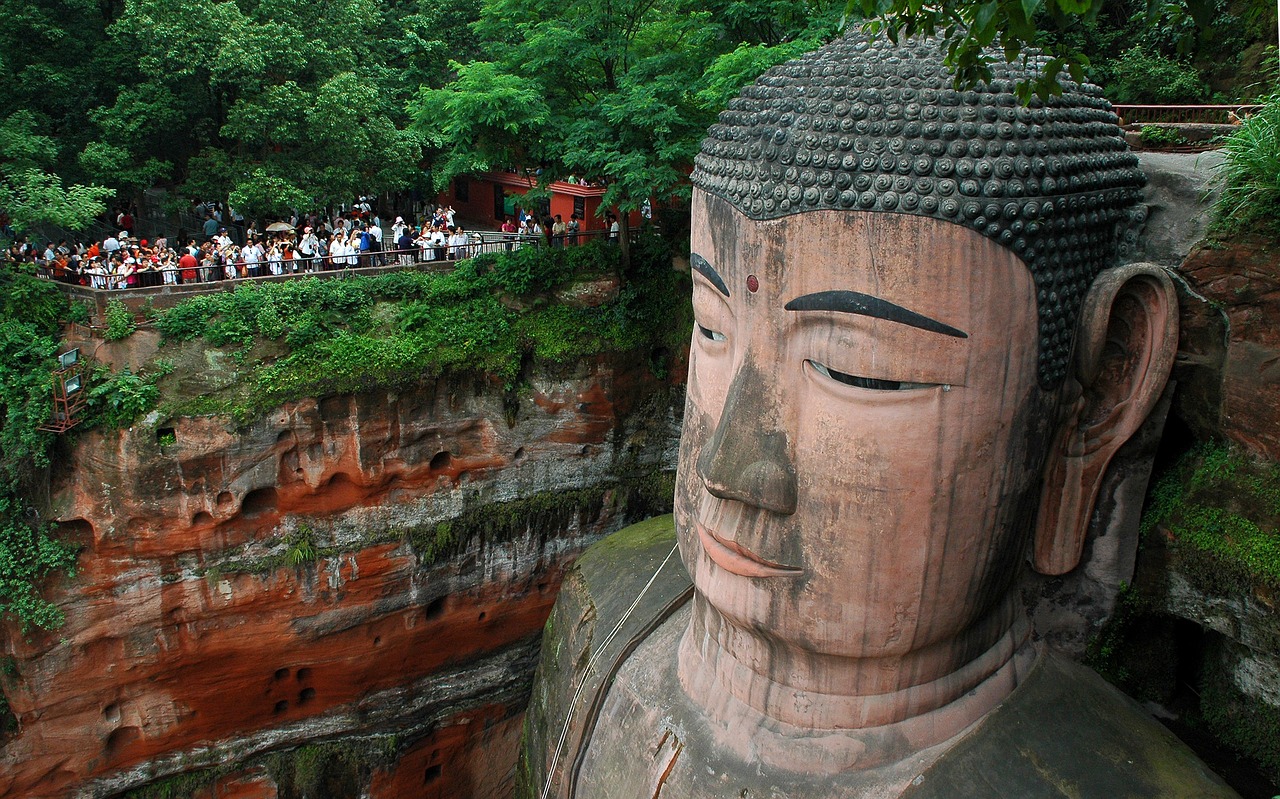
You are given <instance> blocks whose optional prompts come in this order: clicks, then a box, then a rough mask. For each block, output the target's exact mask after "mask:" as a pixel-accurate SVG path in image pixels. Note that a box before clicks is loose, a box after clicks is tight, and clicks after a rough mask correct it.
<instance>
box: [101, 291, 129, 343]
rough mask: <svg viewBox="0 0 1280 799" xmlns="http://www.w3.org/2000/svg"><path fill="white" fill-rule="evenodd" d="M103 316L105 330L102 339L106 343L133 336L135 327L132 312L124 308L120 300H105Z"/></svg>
mask: <svg viewBox="0 0 1280 799" xmlns="http://www.w3.org/2000/svg"><path fill="white" fill-rule="evenodd" d="M105 315H106V321H107V329H106V330H104V331H103V332H102V337H103V338H105V339H106V340H107V341H119V340H120V339H122V338H128V337H129V336H132V335H133V331H134V330H137V325H136V324H134V321H133V312H132V311H130V310H129V309H128V308H126V307H125V305H124V303H123V302H121V301H120V300H116V299H111V300H107V311H106V314H105Z"/></svg>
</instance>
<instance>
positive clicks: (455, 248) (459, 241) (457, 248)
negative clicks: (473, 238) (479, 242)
mask: <svg viewBox="0 0 1280 799" xmlns="http://www.w3.org/2000/svg"><path fill="white" fill-rule="evenodd" d="M469 241H470V239H468V238H467V233H466V231H464V230H463V229H462V226H461V225H459V226H458V227H456V228H454V229H453V235H452V236H450V237H449V260H451V261H461V260H462V259H464V258H466V257H467V243H468V242H469Z"/></svg>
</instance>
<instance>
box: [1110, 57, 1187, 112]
mask: <svg viewBox="0 0 1280 799" xmlns="http://www.w3.org/2000/svg"><path fill="white" fill-rule="evenodd" d="M1114 75H1115V77H1114V79H1113V80H1112V82H1111V83H1110V84H1109V85H1108V88H1109V89H1110V91H1109V93H1108V94H1109V99H1110V100H1111V101H1112V102H1114V103H1149V102H1152V101H1155V102H1156V103H1164V104H1169V105H1191V104H1195V103H1201V102H1204V101H1205V100H1207V99H1208V97H1209V85H1208V84H1207V83H1205V81H1204V78H1203V77H1201V76H1200V73H1199V72H1198V71H1197V70H1196V69H1195V67H1193V66H1192V65H1191V64H1189V63H1186V62H1184V61H1179V60H1177V59H1175V58H1170V57H1168V56H1165V55H1162V54H1160V53H1158V52H1152V51H1151V50H1149V49H1148V48H1144V47H1131V48H1129V49H1128V50H1125V51H1124V54H1123V55H1121V56H1120V58H1119V59H1117V61H1116V64H1115V67H1114Z"/></svg>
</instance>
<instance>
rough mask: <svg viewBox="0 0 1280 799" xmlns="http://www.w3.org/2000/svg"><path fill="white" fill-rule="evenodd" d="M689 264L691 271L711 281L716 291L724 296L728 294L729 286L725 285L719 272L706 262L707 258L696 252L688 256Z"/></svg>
mask: <svg viewBox="0 0 1280 799" xmlns="http://www.w3.org/2000/svg"><path fill="white" fill-rule="evenodd" d="M689 265H690V266H692V267H693V271H695V272H697V273H698V274H700V275H702V276H703V277H705V278H706V279H707V280H710V281H711V285H713V286H715V287H716V291H718V292H720V293H721V294H723V295H724V296H726V297H728V296H729V287H728V286H726V285H725V283H724V278H722V277H720V273H719V272H717V271H716V270H715V269H713V268H712V266H711V264H709V263H707V259H706V258H703V257H702V256H701V255H698V254H697V253H696V252H695V253H693V254H691V255H690V256H689Z"/></svg>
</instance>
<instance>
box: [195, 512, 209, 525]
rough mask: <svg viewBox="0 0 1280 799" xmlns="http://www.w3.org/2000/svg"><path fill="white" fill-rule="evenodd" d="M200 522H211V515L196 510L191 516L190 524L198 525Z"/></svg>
mask: <svg viewBox="0 0 1280 799" xmlns="http://www.w3.org/2000/svg"><path fill="white" fill-rule="evenodd" d="M202 524H213V516H212V515H210V514H208V513H206V512H204V511H196V513H195V515H194V516H192V517H191V526H192V527H199V526H200V525H202Z"/></svg>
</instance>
